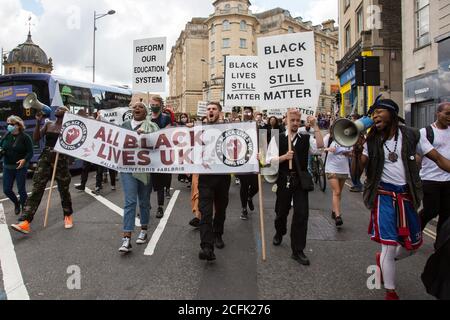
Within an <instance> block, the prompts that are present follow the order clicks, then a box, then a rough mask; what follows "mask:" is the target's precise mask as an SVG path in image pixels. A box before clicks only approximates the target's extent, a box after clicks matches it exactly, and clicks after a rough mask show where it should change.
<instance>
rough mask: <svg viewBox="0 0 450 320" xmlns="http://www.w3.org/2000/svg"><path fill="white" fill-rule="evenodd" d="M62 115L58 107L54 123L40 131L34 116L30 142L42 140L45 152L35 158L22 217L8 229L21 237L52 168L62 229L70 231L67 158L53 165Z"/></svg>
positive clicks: (38, 119) (39, 122) (39, 121)
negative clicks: (31, 140) (30, 185)
mask: <svg viewBox="0 0 450 320" xmlns="http://www.w3.org/2000/svg"><path fill="white" fill-rule="evenodd" d="M66 112H69V109H68V108H67V107H65V106H62V107H58V108H57V109H56V111H55V117H56V121H47V122H46V123H45V125H44V127H43V128H41V125H42V117H43V115H42V113H41V112H38V113H37V114H36V127H35V129H34V132H33V140H34V141H36V142H37V141H40V140H41V139H42V138H43V137H45V148H44V151H43V152H42V154H41V156H40V158H39V162H38V165H37V169H36V171H35V173H34V175H33V191H32V192H31V196H30V197H29V198H28V199H27V202H26V203H25V207H24V210H23V215H22V216H21V217H20V218H19V223H18V224H12V225H11V228H12V229H14V230H16V231H18V232H21V233H24V234H28V233H29V232H30V223H31V221H33V219H34V215H35V213H36V211H37V209H38V207H39V204H40V203H41V200H42V197H43V195H44V191H45V187H46V186H47V182H48V181H49V180H50V179H51V178H52V172H53V171H54V170H53V169H54V167H53V166H55V165H56V171H55V178H56V181H57V183H58V191H59V194H60V196H61V204H62V208H63V214H64V227H65V228H66V229H71V228H72V227H73V221H72V213H73V209H72V199H71V197H70V192H69V188H70V180H71V176H70V172H69V163H68V158H67V156H65V155H59V156H58V160H57V161H56V157H57V154H56V152H55V151H54V150H53V148H54V147H55V145H56V142H57V140H58V137H59V134H60V132H61V128H62V122H63V119H64V114H65V113H66ZM55 162H56V163H55Z"/></svg>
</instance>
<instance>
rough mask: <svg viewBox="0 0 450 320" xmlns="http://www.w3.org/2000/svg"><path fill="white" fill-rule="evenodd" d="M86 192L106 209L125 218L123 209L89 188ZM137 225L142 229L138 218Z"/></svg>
mask: <svg viewBox="0 0 450 320" xmlns="http://www.w3.org/2000/svg"><path fill="white" fill-rule="evenodd" d="M84 191H85V192H86V193H87V194H88V195H90V196H93V197H94V198H95V200H97V201H99V202H100V203H102V204H103V205H105V206H106V207H108V208H109V209H111V210H112V211H114V212H115V213H117V214H118V215H119V216H121V217H123V209H122V208H121V207H119V206H117V205H115V204H114V203H112V202H111V201H109V200H108V199H106V198H104V197H102V196H100V195H97V194H95V193H93V192H92V190H91V189H89V188H85V189H84ZM135 224H136V226H138V227H140V226H141V221H140V220H139V219H137V218H136V219H135Z"/></svg>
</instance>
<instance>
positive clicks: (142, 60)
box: [133, 37, 167, 92]
mask: <svg viewBox="0 0 450 320" xmlns="http://www.w3.org/2000/svg"><path fill="white" fill-rule="evenodd" d="M166 43H167V38H165V37H163V38H150V39H141V40H135V41H134V42H133V90H135V91H141V92H164V91H166V74H167V70H166V48H167V44H166Z"/></svg>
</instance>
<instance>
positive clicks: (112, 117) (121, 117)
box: [99, 108, 133, 126]
mask: <svg viewBox="0 0 450 320" xmlns="http://www.w3.org/2000/svg"><path fill="white" fill-rule="evenodd" d="M99 113H100V116H101V119H102V121H104V122H109V123H112V124H115V125H117V126H121V125H122V124H123V123H124V122H125V121H127V120H131V118H132V117H133V111H132V110H131V109H130V108H115V109H107V110H99Z"/></svg>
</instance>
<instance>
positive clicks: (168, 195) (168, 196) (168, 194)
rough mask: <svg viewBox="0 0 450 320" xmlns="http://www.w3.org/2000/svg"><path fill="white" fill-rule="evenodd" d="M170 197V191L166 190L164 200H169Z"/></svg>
mask: <svg viewBox="0 0 450 320" xmlns="http://www.w3.org/2000/svg"><path fill="white" fill-rule="evenodd" d="M170 197H171V195H170V189H167V190H166V198H167V199H170Z"/></svg>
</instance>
